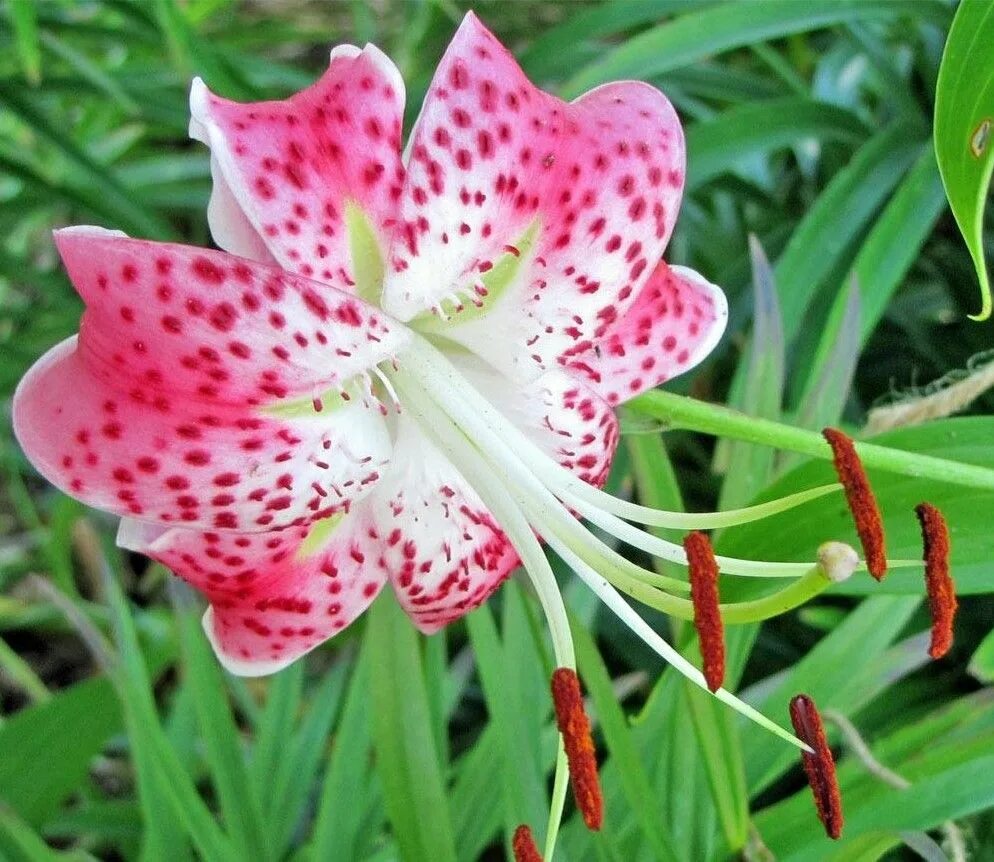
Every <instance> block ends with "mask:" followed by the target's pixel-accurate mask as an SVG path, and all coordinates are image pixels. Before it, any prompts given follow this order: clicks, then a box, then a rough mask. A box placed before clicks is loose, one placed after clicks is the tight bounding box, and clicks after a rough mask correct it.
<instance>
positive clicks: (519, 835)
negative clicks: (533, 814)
mask: <svg viewBox="0 0 994 862" xmlns="http://www.w3.org/2000/svg"><path fill="white" fill-rule="evenodd" d="M511 850H513V851H514V862H542V854H541V853H539V852H538V847H536V846H535V839H534V838H532V831H531V829H529V828H528V827H527V826H524V825H522V826H519V827H518V828H517V829H515V830H514V838H513V840H512V841H511Z"/></svg>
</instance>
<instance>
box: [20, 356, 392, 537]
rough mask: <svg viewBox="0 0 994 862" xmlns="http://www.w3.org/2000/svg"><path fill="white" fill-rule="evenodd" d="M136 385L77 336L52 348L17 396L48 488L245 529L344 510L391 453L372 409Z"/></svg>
mask: <svg viewBox="0 0 994 862" xmlns="http://www.w3.org/2000/svg"><path fill="white" fill-rule="evenodd" d="M135 385H136V383H135V378H134V377H131V376H129V375H128V373H127V370H125V369H122V371H121V372H120V374H119V376H118V377H117V378H114V377H113V376H111V375H109V374H104V373H101V372H100V371H97V372H95V371H94V367H93V363H92V362H90V361H88V358H87V355H86V354H85V352H84V351H83V350H82V349H79V348H78V347H77V343H76V339H75V338H72V339H69V340H68V341H65V342H63V343H62V344H60V345H58V346H57V347H55V348H53V349H52V350H50V351H49V352H48V353H47V354H46V355H45V356H44V357H42V359H40V360H39V361H38V362H37V363H36V364H35V365H34V367H33V368H32V369H31V370H30V371H29V372H28V374H27V375H26V376H25V377H24V379H23V380H22V381H21V383H20V385H19V386H18V389H17V392H16V393H15V395H14V431H15V433H16V435H17V438H18V440H19V441H20V444H21V446H22V447H23V449H24V451H25V454H27V456H28V458H29V459H30V460H31V462H32V463H33V464H34V465H35V467H36V468H37V469H38V471H39V472H40V473H41V474H42V475H43V476H45V478H47V479H48V480H49V481H50V482H52V484H54V485H56V486H57V487H59V488H61V489H62V490H63V491H65V492H66V493H67V494H70V495H71V496H73V497H76V498H77V499H80V500H82V501H83V502H85V503H87V504H88V505H90V506H94V507H96V508H98V509H104V510H106V511H110V512H114V513H116V514H119V515H131V516H133V517H136V518H141V519H144V520H149V521H155V522H159V523H161V524H184V525H187V526H190V527H201V528H203V529H218V530H244V531H253V530H268V529H272V528H274V527H279V526H285V525H288V524H293V523H306V522H308V521H310V520H311V519H313V518H316V517H323V516H325V515H328V514H330V513H332V512H335V511H339V510H342V509H344V508H346V507H347V506H348V505H349V504H350V502H351V501H353V500H355V499H358V498H360V497H361V496H362V495H363V494H365V493H366V492H367V491H368V490H369V489H370V487H372V485H374V484H375V482H376V481H377V479H378V478H379V476H380V475H381V473H382V470H383V467H384V466H385V465H386V463H387V461H388V460H389V458H390V448H391V446H390V438H389V434H388V432H387V429H386V426H385V424H384V422H383V418H382V416H381V415H380V413H379V411H378V410H377V409H375V407H373V406H370V407H364V406H363V405H362V404H361V403H356V404H355V405H344V406H339V407H338V409H329V410H326V411H323V412H322V413H321V414H316V413H314V411H313V409H309V410H308V412H307V413H306V414H302V415H300V416H297V417H286V418H283V417H279V416H276V415H267V414H266V413H265V412H262V411H259V410H252V409H250V408H249V407H247V406H246V405H244V404H241V405H236V404H232V403H225V402H219V401H204V400H201V401H198V400H196V399H194V398H191V397H190V396H189V395H188V394H187V393H184V392H183V391H182V390H180V389H178V388H177V389H170V388H168V387H166V386H164V385H163V386H156V387H144V388H142V389H141V390H139V391H138V392H135V391H134V386H135Z"/></svg>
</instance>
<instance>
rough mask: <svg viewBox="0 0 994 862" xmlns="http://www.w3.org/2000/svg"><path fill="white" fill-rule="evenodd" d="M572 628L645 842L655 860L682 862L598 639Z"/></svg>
mask: <svg viewBox="0 0 994 862" xmlns="http://www.w3.org/2000/svg"><path fill="white" fill-rule="evenodd" d="M572 629H573V641H574V643H575V645H576V652H577V660H578V664H579V669H580V673H581V675H582V677H583V682H584V685H585V686H586V688H587V691H588V693H589V694H590V697H591V698H592V700H593V702H594V711H595V713H596V716H597V722H598V725H599V728H600V731H601V732H602V733H603V734H604V740H605V742H606V743H607V750H608V753H609V754H610V755H611V758H612V760H613V762H614V766H615V768H616V769H617V770H618V777H619V779H620V782H621V786H622V788H623V789H624V793H625V797H626V799H627V804H628V807H629V809H630V810H631V811H632V812H633V813H634V814H635V817H636V819H637V821H638V823H639V826H640V827H641V829H642V832H643V834H644V838H645V840H646V841H647V842H648V844H649V845H650V846H651V847H652V849H653V858H654V859H656V860H660V862H665V860H673V862H678V860H679V859H680V856H679V855H678V854H677V851H676V848H675V847H674V846H673V843H672V841H671V840H670V837H669V836H668V835H667V834H666V833H665V832H664V831H663V829H662V826H661V823H660V818H659V814H658V811H657V810H656V807H655V806H654V805H651V804H648V803H649V800H651V799H652V798H653V795H654V794H653V792H652V785H651V784H650V783H649V778H648V776H647V775H646V773H645V769H644V767H643V765H642V761H641V760H640V757H639V753H638V750H637V748H636V746H635V741H634V737H633V736H632V734H631V731H630V730H629V727H628V719H627V718H626V717H625V714H624V712H623V711H622V709H621V706H620V705H619V704H618V700H617V697H616V696H615V693H614V687H613V685H612V683H611V677H610V676H609V675H608V672H607V667H605V665H604V660H603V659H602V658H601V656H600V653H598V651H597V645H596V644H595V643H594V639H593V638H592V637H591V636H590V634H589V633H588V632H587V631H586V629H584V628H583V626H579V625H573V626H572Z"/></svg>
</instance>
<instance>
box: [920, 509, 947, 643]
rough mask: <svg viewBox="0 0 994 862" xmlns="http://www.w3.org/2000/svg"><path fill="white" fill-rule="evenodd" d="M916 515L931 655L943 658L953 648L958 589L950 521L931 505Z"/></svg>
mask: <svg viewBox="0 0 994 862" xmlns="http://www.w3.org/2000/svg"><path fill="white" fill-rule="evenodd" d="M915 514H916V515H918V522H919V523H920V524H921V528H922V545H923V547H924V553H923V556H924V559H925V592H926V593H927V595H928V608H929V612H930V613H931V615H932V640H931V643H930V644H929V647H928V654H929V655H930V656H932V658H942V657H943V656H944V655H945V654H946V653H947V652H949V650H950V648H951V647H952V645H953V620H954V619H955V618H956V608H957V602H956V588H955V585H954V584H953V579H952V577H951V576H950V574H949V527H948V526H947V525H946V519H945V518H944V517H943V516H942V512H940V511H939V510H938V509H937V508H936V507H935V506H933V505H932V504H931V503H919V504H918V505H917V506H915Z"/></svg>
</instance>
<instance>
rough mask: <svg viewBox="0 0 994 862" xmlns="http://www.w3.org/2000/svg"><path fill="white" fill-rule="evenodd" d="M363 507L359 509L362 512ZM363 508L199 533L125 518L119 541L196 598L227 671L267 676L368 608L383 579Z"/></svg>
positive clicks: (209, 634)
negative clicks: (279, 526)
mask: <svg viewBox="0 0 994 862" xmlns="http://www.w3.org/2000/svg"><path fill="white" fill-rule="evenodd" d="M360 508H361V507H360ZM368 529H369V524H368V521H367V519H366V517H365V514H364V513H363V512H362V511H357V512H355V513H354V514H350V515H345V516H340V517H335V518H329V519H325V520H323V521H320V522H318V523H316V524H313V525H309V526H305V527H297V528H290V529H288V530H282V531H279V532H271V533H253V534H247V533H202V532H197V531H194V530H185V529H177V528H171V529H167V530H163V529H161V528H158V527H154V526H150V525H147V524H142V523H140V522H137V521H132V520H130V519H125V520H124V521H123V522H122V524H121V530H120V532H119V534H118V543H119V544H120V545H122V547H126V548H130V549H131V550H134V551H138V552H140V553H142V554H146V555H147V556H149V557H152V558H153V559H155V560H158V561H159V562H161V563H162V564H163V565H165V566H167V567H168V568H170V569H172V570H173V571H174V572H175V573H176V574H178V575H180V576H181V577H182V578H184V579H185V580H186V581H188V582H189V583H191V584H192V585H193V586H195V587H196V588H197V589H198V590H200V591H201V592H203V593H204V594H205V595H206V596H207V598H208V600H209V601H210V604H211V607H210V609H209V610H208V612H207V614H206V616H205V617H204V628H205V630H206V632H207V636H208V637H209V638H210V641H211V644H212V645H213V647H214V650H215V652H216V653H217V655H218V658H220V660H221V661H222V663H223V664H224V666H225V667H226V668H227V669H228V670H229V671H231V672H232V673H236V674H239V675H241V676H260V675H263V674H269V673H275V672H276V671H278V670H280V669H281V668H283V667H286V665H288V664H290V663H291V662H292V661H294V660H295V659H297V658H299V657H300V656H301V655H303V654H304V653H306V652H309V651H310V650H312V649H313V648H314V647H316V646H318V645H319V644H321V643H322V642H324V641H325V640H327V639H328V638H329V637H331V636H332V635H336V634H338V633H339V632H340V631H342V629H344V628H345V627H346V626H347V625H349V623H351V622H352V620H354V619H355V618H356V617H357V616H359V614H361V613H362V612H363V611H364V610H365V609H366V608H367V607H368V606H369V604H370V602H372V601H373V599H374V598H375V597H376V595H377V593H378V592H379V591H380V588H381V587H382V586H383V584H384V582H385V580H386V578H385V576H384V574H383V573H382V571H380V570H379V569H377V568H375V567H373V566H370V565H368V563H367V557H371V556H372V554H373V551H372V550H370V548H369V545H370V544H371V543H372V540H371V539H370V538H369V535H368Z"/></svg>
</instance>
